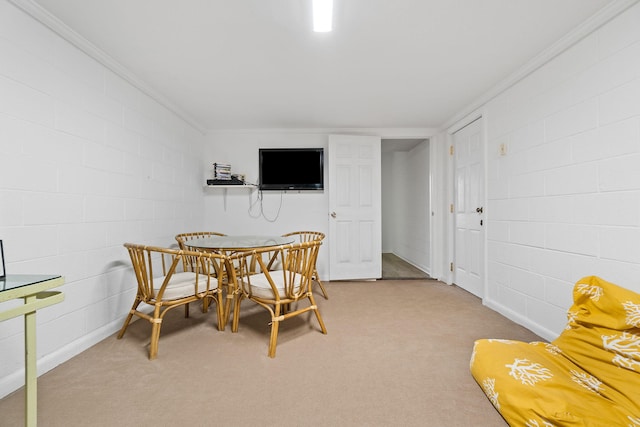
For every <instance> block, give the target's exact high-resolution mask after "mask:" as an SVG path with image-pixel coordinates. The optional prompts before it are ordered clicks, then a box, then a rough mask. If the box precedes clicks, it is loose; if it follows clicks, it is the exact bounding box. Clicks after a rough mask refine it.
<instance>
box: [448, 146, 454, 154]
mask: <svg viewBox="0 0 640 427" xmlns="http://www.w3.org/2000/svg"><path fill="white" fill-rule="evenodd" d="M449 155H450V156H453V145H450V146H449Z"/></svg>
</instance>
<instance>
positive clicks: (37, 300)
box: [0, 274, 64, 426]
mask: <svg viewBox="0 0 640 427" xmlns="http://www.w3.org/2000/svg"><path fill="white" fill-rule="evenodd" d="M63 284H64V278H63V277H62V276H52V275H27V274H24V275H23V274H13V275H11V274H9V275H7V276H6V277H5V278H3V279H0V304H1V303H3V302H5V301H10V300H15V299H20V298H22V299H23V300H24V304H21V305H15V306H11V307H10V308H7V309H6V310H3V308H2V306H0V322H1V321H3V320H7V319H12V318H14V317H18V316H24V364H25V374H24V378H25V393H24V395H25V419H24V424H25V425H26V426H35V425H37V424H38V394H37V393H38V368H37V364H36V362H37V357H36V356H37V355H36V311H37V310H38V309H41V308H44V307H47V306H50V305H53V304H57V303H59V302H61V301H62V300H63V299H64V294H63V293H62V292H58V291H50V289H52V288H57V287H59V286H62V285H63Z"/></svg>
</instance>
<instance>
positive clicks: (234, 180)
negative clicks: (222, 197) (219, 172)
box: [207, 177, 245, 185]
mask: <svg viewBox="0 0 640 427" xmlns="http://www.w3.org/2000/svg"><path fill="white" fill-rule="evenodd" d="M244 184H245V182H244V181H242V180H240V179H238V178H235V177H231V179H208V180H207V185H244Z"/></svg>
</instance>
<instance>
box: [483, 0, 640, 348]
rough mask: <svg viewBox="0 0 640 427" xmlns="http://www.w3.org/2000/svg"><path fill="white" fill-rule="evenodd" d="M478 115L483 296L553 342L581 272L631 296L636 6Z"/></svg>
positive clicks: (638, 89)
mask: <svg viewBox="0 0 640 427" xmlns="http://www.w3.org/2000/svg"><path fill="white" fill-rule="evenodd" d="M483 113H484V114H483V115H484V120H485V126H486V130H487V158H488V161H487V166H488V167H487V175H488V182H487V190H488V209H487V211H486V212H487V218H488V228H487V232H488V252H487V260H488V262H487V268H488V271H487V279H488V281H487V282H488V288H487V293H486V295H485V303H486V304H487V305H489V306H492V307H493V308H496V309H497V310H498V311H501V312H503V313H505V314H507V315H509V316H510V317H513V318H515V319H518V320H519V321H520V322H521V323H524V324H525V325H526V326H528V327H530V328H531V329H533V330H534V331H536V332H537V333H539V334H541V335H542V336H543V337H545V338H547V339H552V338H554V337H555V336H556V335H557V334H559V333H560V332H561V330H562V328H563V326H564V324H565V322H566V316H565V313H566V310H567V308H568V307H569V305H570V304H571V301H572V295H571V290H572V286H573V284H574V283H575V282H576V281H577V280H578V279H580V278H581V277H583V276H587V275H599V276H601V277H603V278H604V279H606V280H609V281H612V282H614V283H617V284H619V285H621V286H624V287H626V288H629V289H632V290H635V291H636V292H640V245H639V244H638V241H639V238H640V5H639V4H636V5H635V6H633V7H631V8H630V9H628V10H627V11H626V12H624V13H623V14H621V15H619V16H618V17H616V18H614V19H613V20H612V21H610V22H608V23H607V24H605V25H604V26H603V27H601V28H599V29H598V30H596V31H595V32H593V33H592V34H590V35H589V36H588V37H586V38H584V39H583V40H581V41H580V42H578V43H577V44H575V45H574V46H573V47H571V48H570V49H568V50H567V51H565V52H564V53H562V54H561V55H559V56H558V57H556V58H555V59H553V60H552V61H550V62H549V63H547V64H546V65H544V66H543V67H542V68H540V69H538V70H537V71H535V72H534V73H532V74H531V75H529V76H528V77H526V78H525V79H523V80H522V81H520V82H519V83H518V84H516V85H515V86H513V87H511V88H510V89H509V90H507V91H506V92H504V93H502V94H501V95H500V96H498V97H496V98H494V99H493V100H492V101H490V102H489V103H487V104H486V105H485V107H484V109H483ZM501 147H504V148H506V153H501Z"/></svg>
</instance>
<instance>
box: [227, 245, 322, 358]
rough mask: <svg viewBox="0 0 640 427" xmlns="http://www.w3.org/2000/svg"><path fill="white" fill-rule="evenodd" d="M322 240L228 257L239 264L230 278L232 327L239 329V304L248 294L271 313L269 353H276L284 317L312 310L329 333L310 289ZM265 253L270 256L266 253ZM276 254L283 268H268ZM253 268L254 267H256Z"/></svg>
mask: <svg viewBox="0 0 640 427" xmlns="http://www.w3.org/2000/svg"><path fill="white" fill-rule="evenodd" d="M321 244H322V242H321V241H320V240H314V241H310V242H304V243H294V244H290V245H284V246H271V247H266V248H261V249H256V250H252V251H245V252H238V253H236V254H234V255H232V256H231V257H229V259H230V262H233V261H236V262H237V265H238V268H236V269H229V275H230V278H231V279H232V280H233V283H235V284H236V290H235V293H236V297H235V298H234V308H233V322H232V327H231V330H232V331H233V332H237V331H238V323H239V318H240V304H241V302H242V300H243V299H244V298H247V299H249V300H251V301H253V302H255V303H256V304H258V305H260V306H261V307H264V308H265V309H266V310H267V311H269V313H270V314H271V338H270V340H269V350H268V355H269V357H275V355H276V345H277V341H278V328H279V325H280V322H281V321H283V320H286V319H289V318H291V317H294V316H297V315H299V314H302V313H306V312H307V311H313V312H314V313H315V315H316V318H317V319H318V323H319V324H320V329H321V330H322V333H323V334H326V333H327V329H326V328H325V326H324V321H323V320H322V317H321V316H320V311H319V310H318V307H317V305H316V302H315V300H314V298H313V293H312V292H311V285H312V275H313V268H314V266H315V262H316V257H317V256H318V248H319V247H320V245H321ZM264 254H268V256H263V255H264ZM273 254H275V256H277V257H278V261H279V262H280V263H281V265H282V269H280V270H270V269H269V268H268V263H269V262H268V260H269V259H271V257H272V255H273ZM252 264H253V266H252ZM254 268H255V271H253V270H254ZM303 300H308V301H309V305H306V306H304V307H300V303H301V302H302V301H303ZM296 302H297V303H298V304H296V306H295V309H294V310H291V307H292V303H296Z"/></svg>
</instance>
